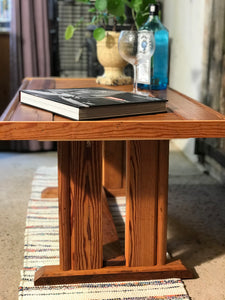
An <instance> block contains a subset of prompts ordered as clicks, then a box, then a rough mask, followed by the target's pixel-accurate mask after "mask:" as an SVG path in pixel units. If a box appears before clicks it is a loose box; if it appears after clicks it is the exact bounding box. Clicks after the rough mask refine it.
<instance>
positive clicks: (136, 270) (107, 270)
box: [34, 260, 193, 286]
mask: <svg viewBox="0 0 225 300" xmlns="http://www.w3.org/2000/svg"><path fill="white" fill-rule="evenodd" d="M163 278H189V279H190V278H193V274H192V272H190V271H189V270H187V268H186V267H185V266H184V265H183V264H182V263H181V261H180V260H176V261H173V262H171V263H168V264H166V265H164V266H153V267H126V266H118V267H117V266H113V267H104V268H101V269H97V270H80V271H74V270H69V271H64V272H63V271H61V270H60V268H59V266H46V267H42V268H40V269H39V270H38V271H37V272H36V274H35V278H34V285H36V286H37V285H54V284H65V283H84V282H110V281H129V280H135V281H136V280H150V279H163Z"/></svg>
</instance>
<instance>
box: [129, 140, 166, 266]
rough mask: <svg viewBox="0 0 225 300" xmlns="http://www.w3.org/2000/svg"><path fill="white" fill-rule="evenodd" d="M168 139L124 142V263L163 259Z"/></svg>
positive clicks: (142, 263) (161, 261)
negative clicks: (125, 162) (125, 144)
mask: <svg viewBox="0 0 225 300" xmlns="http://www.w3.org/2000/svg"><path fill="white" fill-rule="evenodd" d="M168 158H169V141H128V142H127V208H126V238H125V240H126V244H125V252H126V265H127V266H130V267H134V266H154V265H157V264H159V265H163V264H165V263H166V240H167V236H166V233H167V195H168V161H169V160H168Z"/></svg>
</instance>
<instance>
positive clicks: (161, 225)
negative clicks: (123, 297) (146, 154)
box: [157, 140, 169, 265]
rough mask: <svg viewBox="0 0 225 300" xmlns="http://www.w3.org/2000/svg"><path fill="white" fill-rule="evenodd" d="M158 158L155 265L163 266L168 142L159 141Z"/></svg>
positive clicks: (165, 231)
mask: <svg viewBox="0 0 225 300" xmlns="http://www.w3.org/2000/svg"><path fill="white" fill-rule="evenodd" d="M158 157H159V159H158V224H157V264H158V265H164V264H165V263H166V251H167V210H168V173H169V141H167V140H165V141H159V156H158Z"/></svg>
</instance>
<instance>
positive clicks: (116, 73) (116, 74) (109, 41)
mask: <svg viewBox="0 0 225 300" xmlns="http://www.w3.org/2000/svg"><path fill="white" fill-rule="evenodd" d="M119 35H120V33H119V32H115V31H108V32H107V33H106V36H105V38H104V39H103V40H101V41H97V58H98V61H99V62H100V64H101V65H102V66H103V67H104V73H103V75H102V76H98V77H97V79H96V82H97V83H99V84H105V85H124V84H131V83H132V78H131V77H130V76H126V75H125V74H124V68H125V66H126V65H127V64H128V63H127V62H126V61H125V60H124V59H123V58H122V57H121V56H120V54H119V52H118V38H119Z"/></svg>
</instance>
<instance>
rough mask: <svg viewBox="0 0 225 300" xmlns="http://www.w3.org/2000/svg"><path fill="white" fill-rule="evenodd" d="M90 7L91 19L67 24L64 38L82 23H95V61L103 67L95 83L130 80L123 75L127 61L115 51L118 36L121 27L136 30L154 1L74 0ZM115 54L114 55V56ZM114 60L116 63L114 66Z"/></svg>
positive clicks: (121, 82)
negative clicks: (102, 72) (101, 73)
mask: <svg viewBox="0 0 225 300" xmlns="http://www.w3.org/2000/svg"><path fill="white" fill-rule="evenodd" d="M75 1H79V2H83V3H84V4H86V5H89V6H90V9H89V12H91V13H93V18H92V20H91V22H89V23H85V20H84V19H83V18H81V19H80V20H79V22H77V23H76V24H74V25H72V24H70V25H68V27H67V29H66V31H65V39H67V40H68V39H70V38H72V37H73V35H74V33H75V31H76V30H77V29H78V28H79V27H80V26H81V25H86V26H88V25H90V24H92V25H95V26H96V28H95V30H94V31H93V36H94V38H95V39H96V41H97V54H98V60H99V62H100V63H101V64H102V66H104V74H103V76H99V77H98V78H97V83H100V84H106V85H123V84H130V83H131V82H132V79H131V77H128V76H125V75H124V71H123V69H124V67H125V66H126V65H127V62H126V61H125V60H123V59H122V58H121V57H120V55H119V53H118V38H119V32H118V31H120V30H121V26H125V27H126V29H131V30H136V29H137V30H138V28H139V27H140V26H141V25H142V24H143V23H144V22H146V20H147V18H148V16H149V4H150V3H155V0H150V1H149V0H143V1H131V2H129V1H125V0H117V1H115V0H96V1H95V2H94V4H93V1H90V0H75ZM108 30H110V31H108ZM114 55H117V56H115V57H114ZM113 63H115V65H113Z"/></svg>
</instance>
